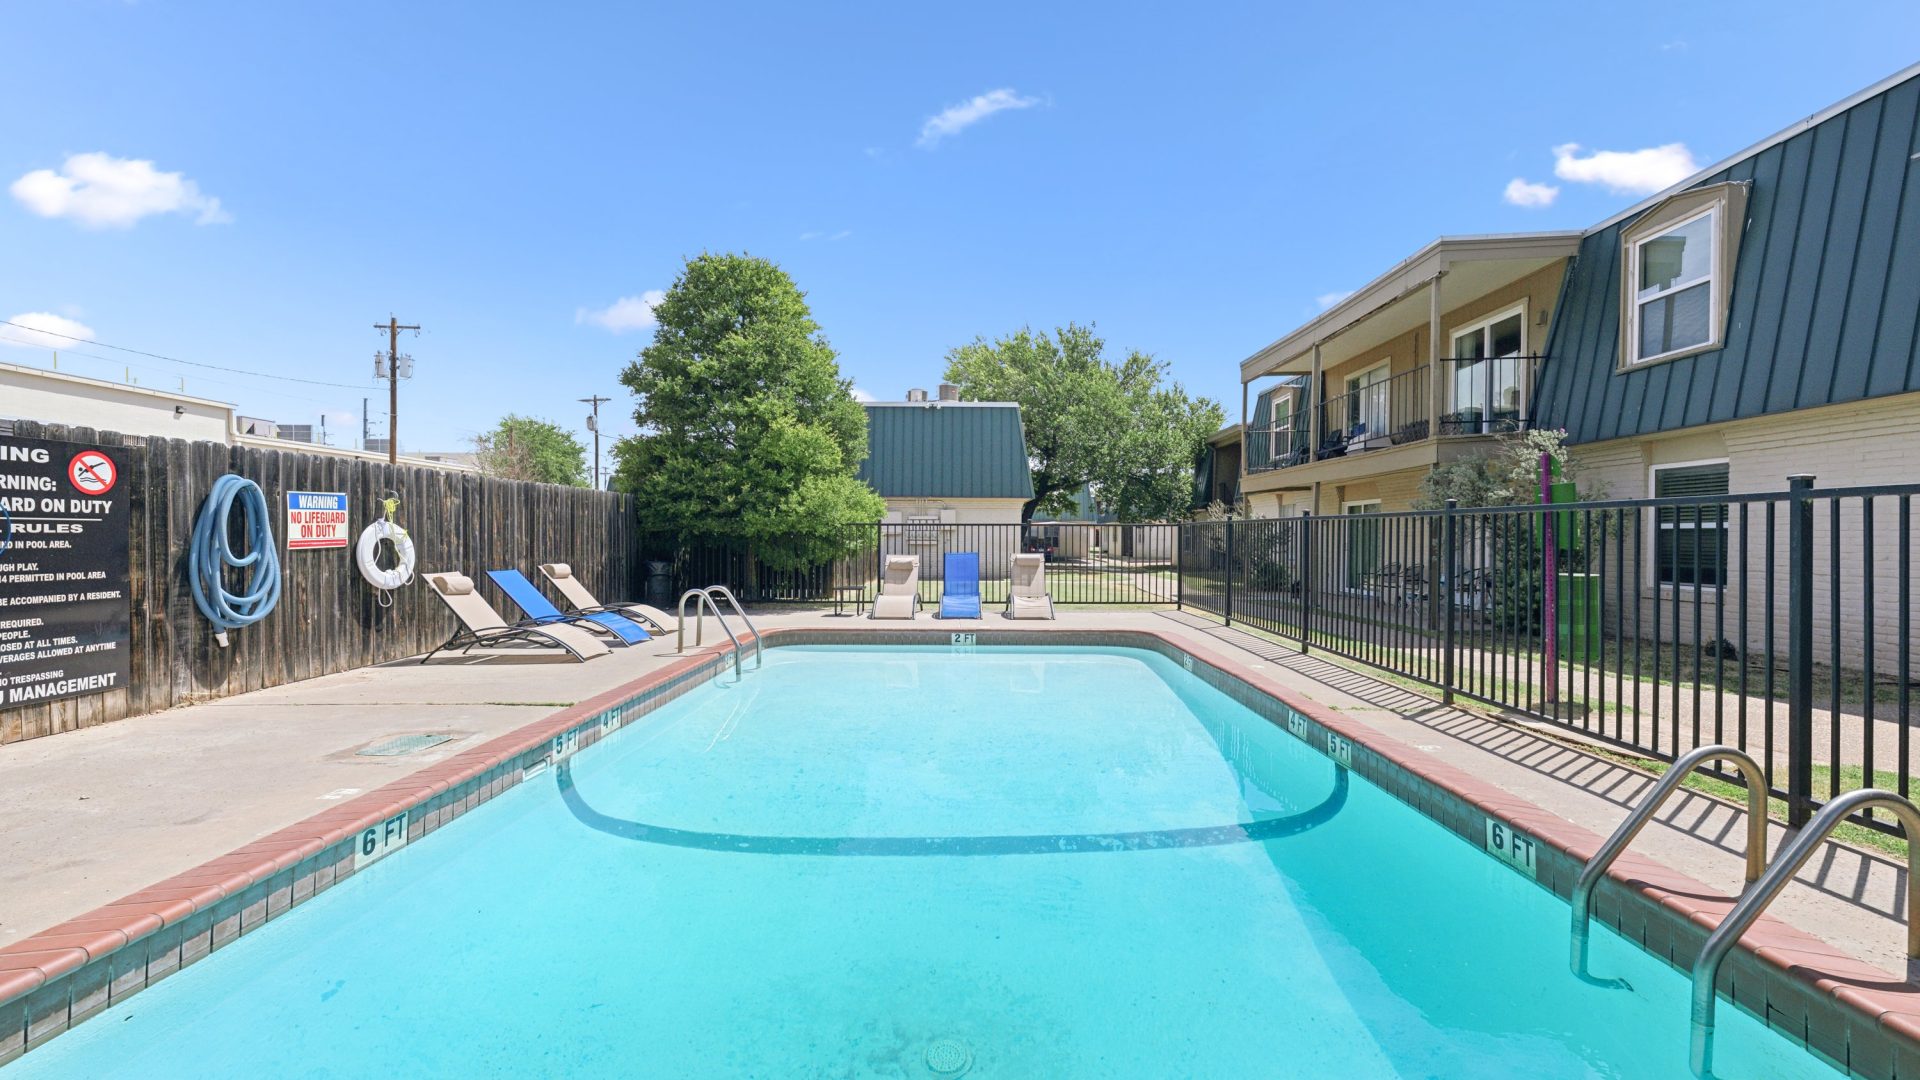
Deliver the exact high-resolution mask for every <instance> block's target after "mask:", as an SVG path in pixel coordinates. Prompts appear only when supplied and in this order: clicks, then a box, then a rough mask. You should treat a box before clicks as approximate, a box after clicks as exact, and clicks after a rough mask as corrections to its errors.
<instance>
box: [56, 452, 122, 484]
mask: <svg viewBox="0 0 1920 1080" xmlns="http://www.w3.org/2000/svg"><path fill="white" fill-rule="evenodd" d="M67 479H69V480H72V481H73V486H74V487H77V488H79V489H80V490H81V491H84V492H86V493H87V494H89V495H105V494H106V493H107V492H109V491H112V490H113V484H114V481H116V480H118V479H120V474H119V473H117V472H115V471H114V468H113V460H112V459H111V458H109V457H107V455H105V454H103V453H101V452H100V451H98V450H82V451H80V452H79V453H77V454H75V455H73V461H72V462H70V463H68V465H67Z"/></svg>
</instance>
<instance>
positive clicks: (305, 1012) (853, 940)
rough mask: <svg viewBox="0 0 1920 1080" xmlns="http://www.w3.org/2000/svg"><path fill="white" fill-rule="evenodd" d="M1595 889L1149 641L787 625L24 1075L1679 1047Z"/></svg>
mask: <svg viewBox="0 0 1920 1080" xmlns="http://www.w3.org/2000/svg"><path fill="white" fill-rule="evenodd" d="M1567 919H1568V912H1567V907H1566V905H1565V904H1564V903H1563V902H1561V901H1560V900H1558V899H1556V898H1554V897H1553V896H1552V895H1550V894H1549V893H1548V892H1546V891H1545V890H1544V889H1542V888H1540V887H1538V886H1537V885H1535V884H1534V883H1532V882H1531V881H1528V880H1526V879H1525V878H1524V877H1522V876H1521V875H1519V874H1517V873H1516V872H1514V871H1513V870H1512V869H1510V868H1508V867H1506V866H1505V865H1503V864H1501V863H1498V862H1496V861H1494V860H1493V859H1491V858H1489V857H1488V856H1487V855H1485V854H1484V853H1483V852H1481V851H1479V850H1477V849H1476V848H1474V847H1473V846H1471V845H1469V844H1467V843H1465V842H1463V841H1461V840H1460V839H1459V838H1457V837H1455V836H1454V835H1453V834H1451V833H1449V832H1447V831H1445V830H1444V829H1442V828H1441V827H1440V826H1438V825H1436V824H1434V823H1433V822H1431V821H1429V820H1428V819H1426V818H1424V817H1422V816H1421V815H1419V814H1418V813H1416V812H1414V811H1413V810H1411V809H1409V808H1407V807H1406V806H1405V805H1403V804H1401V803H1399V802H1397V801H1396V800H1394V799H1393V798H1391V797H1390V796H1388V795H1386V794H1385V793H1384V792H1382V791H1380V790H1379V789H1377V788H1375V787H1373V786H1372V785H1371V784H1369V783H1367V782H1366V781H1364V780H1362V779H1360V778H1359V777H1356V776H1351V775H1349V774H1347V773H1346V771H1345V770H1344V769H1340V768H1339V767H1337V766H1335V765H1334V764H1333V763H1332V762H1331V761H1330V760H1329V759H1328V758H1326V757H1325V756H1323V755H1321V754H1320V753H1318V752H1316V751H1315V750H1314V749H1312V748H1310V747H1308V746H1307V745H1305V744H1303V743H1301V742H1299V741H1298V740H1296V739H1294V738H1293V737H1292V736H1290V735H1288V734H1287V733H1286V732H1285V731H1283V730H1280V729H1278V728H1276V727H1274V726H1273V725H1271V724H1269V723H1268V722H1266V721H1265V720H1263V719H1261V718H1259V717H1258V716H1256V715H1254V714H1253V713H1252V712H1250V711H1248V710H1246V709H1245V708H1243V707H1241V706H1239V705H1238V704H1236V703H1234V702H1233V701H1232V700H1231V699H1229V698H1227V697H1226V696H1225V695H1223V694H1220V693H1218V692H1217V691H1214V690H1213V689H1211V688H1210V687H1208V686H1207V685H1206V684H1204V683H1203V682H1201V681H1200V680H1199V679H1197V678H1195V677H1194V676H1193V675H1191V674H1189V673H1187V672H1186V671H1184V670H1183V669H1182V668H1181V667H1180V665H1179V664H1177V663H1174V662H1172V661H1169V660H1167V659H1166V658H1163V657H1161V656H1159V655H1157V654H1154V653H1149V652H1144V651H1134V650H1124V649H1084V648H1081V649H1068V648H1001V647H990V648H981V649H979V650H977V651H955V650H950V649H946V648H905V647H887V648H878V647H876V648H852V647H817V648H815V647H804V648H803V647H788V648H781V649H777V650H773V651H770V652H768V653H767V657H766V666H765V669H764V670H763V671H760V672H751V671H750V672H749V673H748V675H747V678H746V680H745V681H744V683H743V684H741V685H740V686H737V687H735V686H722V685H719V684H709V685H707V686H704V687H701V688H700V689H698V690H695V691H692V692H690V693H688V694H687V695H686V696H684V697H682V698H680V699H679V700H677V701H674V702H672V703H670V704H668V705H666V706H664V707H662V708H661V709H659V710H658V711H656V712H654V713H652V714H650V715H649V716H647V717H645V718H643V719H641V720H639V721H636V722H635V723H634V724H632V725H630V726H628V727H627V728H626V729H624V730H622V731H621V732H620V733H619V734H617V735H615V736H614V737H612V738H611V739H609V740H607V741H605V742H603V743H601V744H599V745H597V746H595V747H592V748H590V749H588V750H587V751H585V752H584V753H582V754H580V755H579V756H577V757H575V758H574V759H572V760H571V761H569V762H567V763H565V765H564V766H563V767H562V768H559V769H554V770H550V771H549V772H547V773H546V774H545V775H542V776H539V777H537V778H535V779H533V780H531V781H529V782H528V783H525V784H523V785H521V786H519V787H517V788H514V789H512V790H511V791H509V792H507V793H505V794H503V795H501V796H500V797H498V798H496V799H494V800H493V801H492V802H490V803H488V804H486V805H485V806H483V807H481V808H480V809H478V810H476V811H474V812H473V813H470V814H468V815H466V816H465V817H463V818H460V819H458V820H456V821H455V822H453V823H452V824H450V825H448V826H447V827H446V828H444V829H442V830H440V831H439V832H437V833H435V834H433V835H432V836H431V837H429V838H427V839H426V840H425V841H423V842H421V843H419V844H417V845H410V846H408V847H406V848H404V849H401V850H400V851H399V852H397V853H396V854H394V855H393V856H391V857H389V858H386V859H384V860H382V861H380V862H378V863H376V864H374V865H372V866H370V867H368V868H366V869H365V870H363V871H362V872H360V873H358V874H356V875H354V876H353V877H351V878H349V879H347V880H346V881H344V882H342V883H341V884H340V885H337V886H335V887H334V888H332V889H330V890H328V891H326V892H324V893H322V894H320V895H319V896H317V897H315V898H314V899H313V900H311V901H309V902H308V903H306V904H304V905H302V906H300V907H299V908H297V909H295V910H294V911H293V912H292V913H290V914H289V915H287V916H286V917H285V918H284V919H282V920H280V921H278V922H276V923H274V924H273V925H271V926H269V927H267V928H265V929H263V930H261V931H260V932H258V933H256V934H250V935H248V936H246V937H243V938H241V939H240V940H239V941H237V942H234V943H232V944H230V945H228V946H227V947H226V948H223V949H221V950H220V951H219V952H217V953H215V954H213V955H212V956H210V957H208V958H207V959H205V960H202V961H201V962H200V963H198V964H196V965H194V966H193V967H191V968H188V969H187V970H185V971H183V972H181V973H179V974H178V975H176V976H174V977H172V978H169V979H167V980H165V981H163V982H161V983H158V984H156V985H155V986H154V987H153V988H151V989H148V990H146V991H144V992H142V993H140V994H137V995H135V996H133V997H132V998H130V999H128V1000H127V1001H126V1002H125V1003H123V1004H120V1005H116V1006H115V1007H113V1008H111V1009H109V1010H108V1011H106V1012H105V1013H102V1014H101V1015H99V1016H97V1017H96V1018H94V1019H93V1020H90V1021H89V1022H87V1023H85V1024H83V1025H81V1026H80V1027H78V1028H76V1029H75V1030H74V1031H72V1032H70V1033H68V1034H67V1035H64V1036H61V1037H60V1038H58V1039H55V1040H54V1041H53V1042H52V1043H50V1044H48V1045H47V1046H46V1047H44V1048H42V1049H40V1050H36V1051H34V1052H33V1053H30V1054H28V1055H27V1056H25V1057H23V1058H21V1059H20V1060H19V1061H18V1062H16V1063H15V1065H14V1066H12V1067H11V1068H10V1069H8V1070H7V1071H6V1072H7V1076H8V1078H9V1080H12V1077H13V1076H14V1074H16V1073H17V1074H18V1076H20V1077H22V1078H25V1077H40V1076H45V1077H113V1076H125V1077H141V1078H153V1077H169V1076H182V1077H187V1076H192V1077H210V1076H250V1077H251V1076H275V1077H283V1076H313V1077H363V1076H403V1075H404V1076H463V1077H464V1076H529V1075H538V1076H608V1077H614V1076H622V1077H626V1076H632V1077H916V1078H919V1077H950V1076H958V1075H965V1076H969V1077H1018V1078H1037V1077H1048V1078H1064V1077H1101V1078H1109V1077H1155V1078H1159V1077H1233V1078H1240V1077H1322V1076H1342V1077H1397V1076H1398V1077H1491V1076H1516V1077H1518V1076H1525V1077H1631V1078H1635V1080H1638V1078H1644V1077H1684V1076H1687V1075H1688V1073H1687V1068H1686V1049H1687V986H1686V982H1685V980H1684V979H1682V978H1681V977H1680V976H1679V975H1678V974H1676V973H1674V972H1673V971H1671V970H1670V969H1668V968H1667V967H1665V966H1664V965H1662V964H1660V963H1658V962H1656V961H1655V960H1653V959H1652V958H1650V957H1648V956H1646V955H1645V954H1644V953H1642V952H1640V951H1639V950H1637V949H1635V948H1633V947H1631V946H1629V945H1627V944H1625V943H1624V942H1622V941H1621V940H1620V939H1619V938H1618V937H1616V936H1614V935H1613V934H1612V933H1611V932H1610V931H1606V930H1603V929H1598V928H1596V941H1595V943H1594V960H1593V970H1594V972H1595V973H1596V974H1598V975H1602V976H1622V977H1625V978H1626V979H1627V980H1629V981H1630V983H1631V984H1632V988H1631V989H1630V990H1621V989H1603V988H1599V987H1594V986H1590V985H1587V984H1584V983H1582V982H1580V981H1578V980H1576V979H1574V978H1573V977H1572V976H1571V975H1569V974H1568V972H1567V968H1566V957H1567ZM1720 1017H1721V1024H1720V1029H1719V1032H1718V1036H1717V1040H1718V1041H1717V1044H1716V1049H1717V1052H1718V1058H1719V1060H1718V1064H1719V1066H1720V1068H1719V1075H1721V1076H1723V1077H1756V1078H1760V1077H1765V1078H1791V1077H1811V1076H1828V1077H1830V1076H1833V1075H1835V1074H1834V1073H1832V1072H1831V1071H1830V1070H1828V1069H1827V1068H1826V1067H1825V1066H1823V1065H1821V1064H1820V1063H1819V1062H1818V1061H1817V1060H1816V1059H1814V1058H1813V1057H1811V1056H1810V1055H1808V1054H1807V1053H1805V1052H1804V1051H1803V1050H1801V1049H1799V1048H1797V1047H1794V1046H1792V1045H1790V1044H1788V1043H1786V1042H1784V1041H1782V1040H1780V1039H1778V1038H1777V1037H1775V1036H1773V1035H1772V1034H1770V1033H1769V1032H1767V1031H1766V1030H1765V1028H1764V1027H1762V1026H1760V1025H1759V1024H1757V1023H1755V1022H1754V1021H1753V1020H1752V1018H1751V1017H1748V1016H1747V1015H1745V1014H1744V1013H1741V1012H1739V1011H1738V1010H1735V1009H1733V1008H1731V1007H1723V1008H1722V1009H1721V1011H1720Z"/></svg>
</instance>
